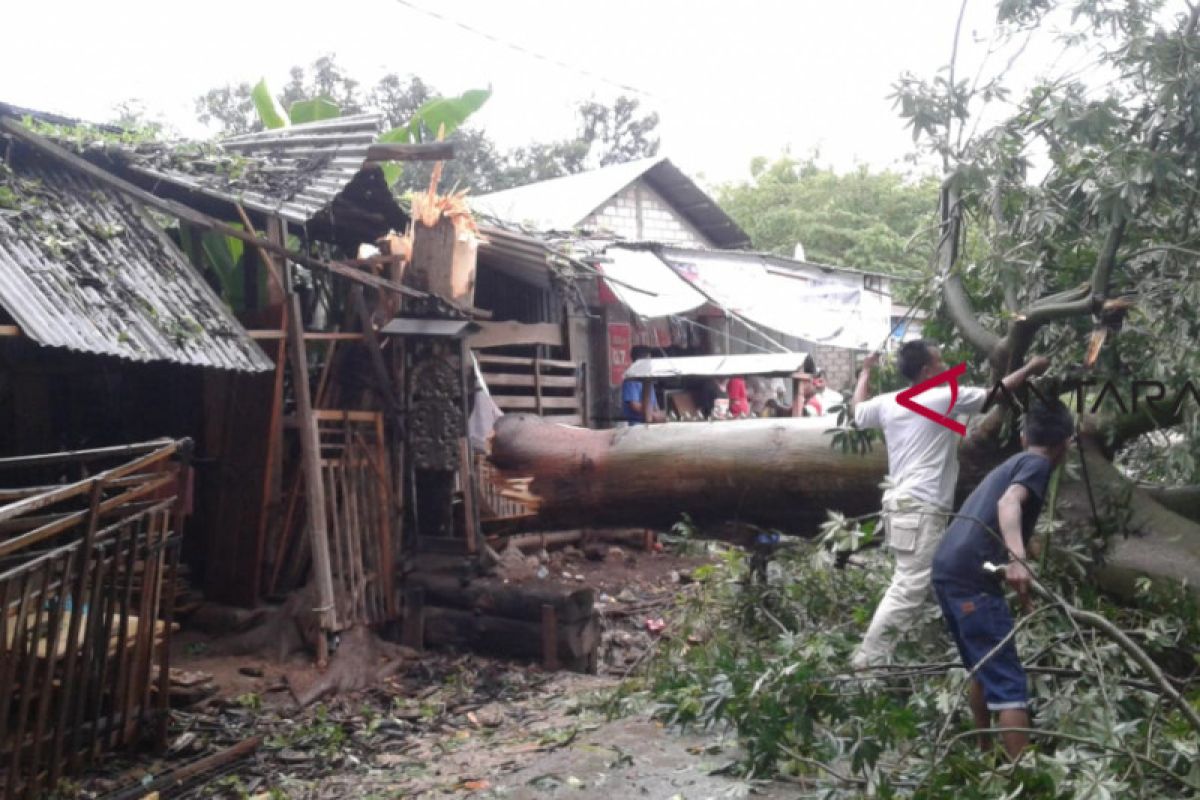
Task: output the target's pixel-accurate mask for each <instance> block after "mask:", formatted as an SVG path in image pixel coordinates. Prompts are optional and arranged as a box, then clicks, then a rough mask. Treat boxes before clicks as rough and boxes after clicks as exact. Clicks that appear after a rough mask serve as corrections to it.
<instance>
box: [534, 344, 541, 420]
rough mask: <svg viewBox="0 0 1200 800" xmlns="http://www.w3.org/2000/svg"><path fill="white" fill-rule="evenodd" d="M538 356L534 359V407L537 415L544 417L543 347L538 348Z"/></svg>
mask: <svg viewBox="0 0 1200 800" xmlns="http://www.w3.org/2000/svg"><path fill="white" fill-rule="evenodd" d="M537 352H538V354H537V355H535V356H534V357H533V405H534V408H536V409H537V415H538V416H539V417H540V416H542V346H541V345H540V344H539V345H538V346H537Z"/></svg>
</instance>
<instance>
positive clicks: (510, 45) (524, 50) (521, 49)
mask: <svg viewBox="0 0 1200 800" xmlns="http://www.w3.org/2000/svg"><path fill="white" fill-rule="evenodd" d="M396 2H397V3H399V4H400V5H402V6H404V7H405V8H410V9H412V10H413V11H416V12H417V13H419V14H424V15H425V16H427V17H432V18H433V19H436V20H439V21H441V22H445V23H447V24H448V25H453V26H455V27H456V28H461V29H462V30H464V31H466V32H468V33H471V34H474V35H475V36H479V37H481V38H483V39H487V40H488V41H489V42H492V43H493V44H498V45H500V46H501V47H505V48H507V49H509V50H512V51H513V52H515V53H520V54H521V55H524V56H529V57H530V58H534V59H537V60H538V61H543V62H545V63H547V64H550V65H552V66H555V67H558V68H559V69H564V70H567V71H568V72H574V73H575V74H576V75H582V76H583V77H585V78H590V79H592V80H597V81H600V82H601V83H607V84H608V85H609V86H614V87H616V88H618V89H620V90H622V91H625V92H631V93H633V94H637V95H641V96H643V97H648V98H652V99H655V100H657V99H658V97H657V96H656V95H655V94H654V93H653V92H648V91H646V90H645V89H639V88H637V87H636V86H630V85H629V84H627V83H621V82H620V81H614V80H613V79H611V78H606V77H605V76H603V75H600V74H599V73H596V72H592V71H591V70H589V69H585V68H584V67H577V66H575V65H573V64H568V63H567V62H565V61H562V60H560V59H557V58H554V57H552V56H548V55H545V54H543V53H539V52H537V51H536V50H530V49H529V48H528V47H525V46H523V45H519V44H516V43H515V42H510V41H508V40H507V39H501V38H500V37H499V36H496V35H495V34H491V33H488V32H487V31H483V30H480V29H478V28H473V27H471V26H470V25H468V24H466V23H465V22H461V21H459V20H457V19H454V18H453V17H448V16H446V15H445V14H442V13H441V12H438V11H434V10H433V9H431V8H425V7H423V6H419V5H417V4H416V3H411V2H409V0H396Z"/></svg>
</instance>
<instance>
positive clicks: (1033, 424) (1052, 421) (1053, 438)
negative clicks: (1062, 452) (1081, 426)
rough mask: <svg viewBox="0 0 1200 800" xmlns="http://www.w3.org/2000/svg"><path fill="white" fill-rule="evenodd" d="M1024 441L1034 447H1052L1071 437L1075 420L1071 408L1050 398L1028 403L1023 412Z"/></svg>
mask: <svg viewBox="0 0 1200 800" xmlns="http://www.w3.org/2000/svg"><path fill="white" fill-rule="evenodd" d="M1022 431H1023V432H1024V433H1025V443H1026V444H1029V445H1034V446H1036V447H1054V446H1055V445H1059V444H1062V443H1063V442H1065V441H1067V440H1068V439H1070V438H1071V435H1072V434H1074V433H1075V420H1074V418H1073V417H1072V416H1071V410H1070V409H1069V408H1067V407H1066V406H1065V405H1064V404H1063V403H1062V402H1061V401H1060V400H1058V399H1055V398H1051V399H1048V400H1044V401H1043V400H1038V401H1034V402H1033V403H1031V404H1030V406H1029V410H1027V411H1026V412H1025V424H1024V425H1023V426H1022Z"/></svg>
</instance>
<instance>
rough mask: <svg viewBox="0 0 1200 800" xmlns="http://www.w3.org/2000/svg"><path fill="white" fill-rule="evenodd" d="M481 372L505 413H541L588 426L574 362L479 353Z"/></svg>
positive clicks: (580, 385)
mask: <svg viewBox="0 0 1200 800" xmlns="http://www.w3.org/2000/svg"><path fill="white" fill-rule="evenodd" d="M476 357H477V359H478V360H479V369H480V371H481V372H482V373H483V380H484V381H485V382H486V383H487V386H488V391H489V392H491V395H492V399H493V400H494V401H496V405H498V406H499V407H500V410H501V411H503V412H505V413H510V412H523V413H526V414H530V413H532V414H538V415H539V416H543V417H545V418H547V419H548V420H550V421H551V422H561V423H563V424H565V425H586V424H587V416H586V409H587V398H586V397H584V396H583V391H582V385H583V384H582V382H581V381H580V379H579V368H578V365H577V364H576V363H575V362H574V361H560V360H557V359H550V358H536V357H535V358H519V357H516V356H490V355H483V354H478V355H477V356H476Z"/></svg>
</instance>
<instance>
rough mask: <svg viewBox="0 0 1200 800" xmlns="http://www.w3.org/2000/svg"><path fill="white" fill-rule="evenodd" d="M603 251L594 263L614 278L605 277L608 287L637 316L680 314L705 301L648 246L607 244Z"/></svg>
mask: <svg viewBox="0 0 1200 800" xmlns="http://www.w3.org/2000/svg"><path fill="white" fill-rule="evenodd" d="M604 255H605V258H606V260H605V261H604V262H602V263H601V264H599V265H598V266H599V268H600V271H601V272H603V273H604V274H605V275H607V276H609V277H611V278H613V279H614V280H612V281H608V287H609V288H610V289H612V292H613V294H615V295H616V296H617V299H618V300H620V301H621V302H622V303H624V304H625V306H626V307H627V308H628V309H629V310H630V311H632V312H633V313H634V314H637V315H638V316H639V317H647V318H651V319H653V318H654V317H668V316H671V315H673V314H682V313H684V312H685V311H691V310H693V309H696V308H699V307H700V306H702V305H704V304H705V303H706V302H708V301H707V300H705V299H704V295H702V294H700V293H699V292H697V291H696V290H695V289H693V288H692V287H691V286H689V285H688V284H687V282H686V281H684V280H682V279H681V278H680V277H679V276H678V275H677V274H676V273H675V270H673V269H671V267H670V266H668V265H667V264H666V263H665V262H664V261H663V260H662V259H661V258H660V257H659V256H658V254H657V253H655V252H654V251H652V250H629V249H625V248H623V247H610V248H608V250H606V251H605V253H604ZM618 281H619V283H618ZM623 284H624V285H623ZM629 287H637V288H636V289H634V288H629ZM637 289H641V290H642V291H637Z"/></svg>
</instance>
